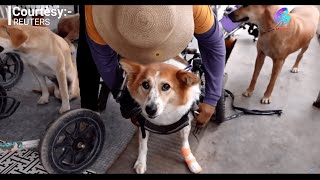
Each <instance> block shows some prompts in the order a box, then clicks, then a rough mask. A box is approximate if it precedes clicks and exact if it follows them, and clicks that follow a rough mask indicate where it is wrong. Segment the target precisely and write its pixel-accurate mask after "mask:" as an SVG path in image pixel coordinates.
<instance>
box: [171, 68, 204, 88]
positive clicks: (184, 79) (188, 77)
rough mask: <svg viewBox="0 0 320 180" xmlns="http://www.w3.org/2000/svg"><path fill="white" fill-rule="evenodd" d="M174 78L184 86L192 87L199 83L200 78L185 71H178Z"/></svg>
mask: <svg viewBox="0 0 320 180" xmlns="http://www.w3.org/2000/svg"><path fill="white" fill-rule="evenodd" d="M176 76H177V78H178V80H179V81H180V82H181V83H182V84H184V85H186V86H193V85H195V84H197V83H199V82H200V78H199V77H198V76H197V75H195V74H194V73H191V72H187V71H185V70H179V71H178V72H177V74H176Z"/></svg>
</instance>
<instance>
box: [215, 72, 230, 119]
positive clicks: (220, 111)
mask: <svg viewBox="0 0 320 180" xmlns="http://www.w3.org/2000/svg"><path fill="white" fill-rule="evenodd" d="M227 81H228V74H227V73H224V75H223V88H222V92H221V97H220V99H219V101H218V103H217V106H216V113H215V115H214V116H213V117H212V118H211V120H212V121H213V122H214V123H216V124H220V123H222V122H223V121H224V120H225V119H226V102H225V101H226V97H227V96H226V95H227V94H226V92H225V90H224V87H225V85H226V83H227Z"/></svg>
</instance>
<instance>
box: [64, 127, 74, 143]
mask: <svg viewBox="0 0 320 180" xmlns="http://www.w3.org/2000/svg"><path fill="white" fill-rule="evenodd" d="M63 134H64V135H65V137H66V139H68V141H69V143H70V144H71V143H72V141H73V138H72V136H71V133H69V132H68V131H67V130H66V129H64V130H63Z"/></svg>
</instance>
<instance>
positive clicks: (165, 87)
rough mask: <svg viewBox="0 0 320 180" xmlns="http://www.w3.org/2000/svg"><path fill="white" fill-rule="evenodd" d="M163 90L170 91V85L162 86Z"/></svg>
mask: <svg viewBox="0 0 320 180" xmlns="http://www.w3.org/2000/svg"><path fill="white" fill-rule="evenodd" d="M161 89H162V91H168V90H169V89H170V85H169V84H167V83H165V84H163V85H162V87H161Z"/></svg>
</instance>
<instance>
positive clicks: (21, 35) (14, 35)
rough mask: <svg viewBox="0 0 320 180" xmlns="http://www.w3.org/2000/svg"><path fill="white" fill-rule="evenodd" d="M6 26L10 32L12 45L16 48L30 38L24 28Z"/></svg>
mask: <svg viewBox="0 0 320 180" xmlns="http://www.w3.org/2000/svg"><path fill="white" fill-rule="evenodd" d="M6 28H7V32H8V34H9V36H10V39H11V42H12V45H13V46H14V47H16V48H17V47H19V46H21V44H23V43H24V42H26V41H27V40H28V38H29V37H28V35H27V33H25V32H24V31H23V30H21V29H19V28H16V27H10V26H7V27H6Z"/></svg>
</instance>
